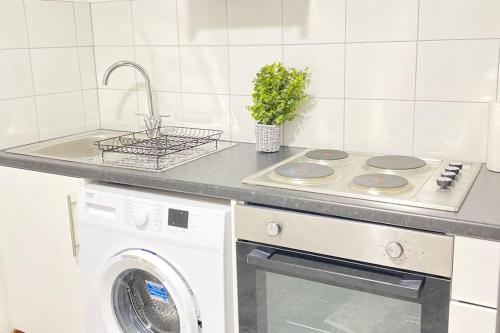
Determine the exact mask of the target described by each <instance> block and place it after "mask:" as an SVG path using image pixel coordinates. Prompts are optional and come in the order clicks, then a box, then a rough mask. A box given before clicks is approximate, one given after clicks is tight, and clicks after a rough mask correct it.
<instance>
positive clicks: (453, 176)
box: [441, 171, 457, 180]
mask: <svg viewBox="0 0 500 333" xmlns="http://www.w3.org/2000/svg"><path fill="white" fill-rule="evenodd" d="M441 177H446V178H451V179H452V180H453V179H455V177H457V174H456V173H454V172H449V171H445V172H441Z"/></svg>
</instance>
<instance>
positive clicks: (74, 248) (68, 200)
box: [66, 194, 80, 258]
mask: <svg viewBox="0 0 500 333" xmlns="http://www.w3.org/2000/svg"><path fill="white" fill-rule="evenodd" d="M66 203H67V205H68V217H69V228H70V232H71V249H72V251H73V257H74V258H76V257H77V256H78V249H79V247H80V245H79V244H78V243H77V241H76V233H75V218H74V216H73V204H74V203H73V200H71V195H69V194H68V195H67V196H66Z"/></svg>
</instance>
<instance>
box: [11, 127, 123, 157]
mask: <svg viewBox="0 0 500 333" xmlns="http://www.w3.org/2000/svg"><path fill="white" fill-rule="evenodd" d="M123 134H126V133H125V132H120V131H110V130H96V131H91V132H85V133H82V134H76V135H71V136H67V137H63V138H59V139H54V140H48V141H43V142H39V143H35V144H31V145H27V146H22V147H17V148H13V149H10V150H8V151H7V152H9V153H16V154H22V155H30V156H38V157H46V158H52V159H58V160H64V161H74V162H87V163H93V164H101V162H99V160H102V157H101V152H100V151H99V149H97V146H96V145H95V142H96V141H99V140H104V139H108V138H111V137H115V136H118V135H123Z"/></svg>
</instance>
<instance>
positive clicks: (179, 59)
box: [172, 0, 184, 126]
mask: <svg viewBox="0 0 500 333" xmlns="http://www.w3.org/2000/svg"><path fill="white" fill-rule="evenodd" d="M175 18H176V28H177V58H178V60H177V63H178V64H179V90H180V91H179V94H180V101H181V125H182V126H184V92H183V90H184V89H183V83H182V61H181V53H182V52H181V33H180V31H179V27H180V24H179V0H175ZM172 118H173V115H172ZM172 120H174V119H172Z"/></svg>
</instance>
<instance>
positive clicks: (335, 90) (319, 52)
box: [284, 44, 345, 98]
mask: <svg viewBox="0 0 500 333" xmlns="http://www.w3.org/2000/svg"><path fill="white" fill-rule="evenodd" d="M344 54H345V45H344V44H321V45H286V46H285V47H284V62H285V64H286V65H287V66H295V67H298V68H305V67H308V68H309V71H310V73H311V77H310V82H309V93H310V94H311V95H312V96H315V97H326V98H343V97H344Z"/></svg>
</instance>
